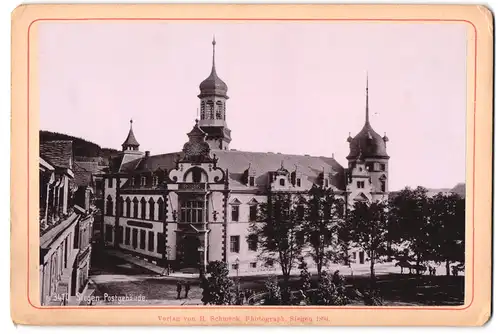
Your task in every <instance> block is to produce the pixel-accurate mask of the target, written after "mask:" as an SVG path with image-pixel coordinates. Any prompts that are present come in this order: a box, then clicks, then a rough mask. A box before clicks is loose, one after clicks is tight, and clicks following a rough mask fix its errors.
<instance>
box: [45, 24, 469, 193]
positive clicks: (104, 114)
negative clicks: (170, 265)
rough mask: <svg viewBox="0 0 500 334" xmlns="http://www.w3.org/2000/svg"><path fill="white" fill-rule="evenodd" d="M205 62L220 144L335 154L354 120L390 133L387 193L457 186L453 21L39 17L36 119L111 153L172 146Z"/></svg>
mask: <svg viewBox="0 0 500 334" xmlns="http://www.w3.org/2000/svg"><path fill="white" fill-rule="evenodd" d="M214 35H215V38H216V41H217V45H216V55H215V58H216V59H215V61H216V68H217V73H218V75H219V77H220V78H222V79H223V80H224V82H226V84H227V85H228V95H229V97H230V99H229V100H228V102H227V106H226V109H227V115H226V120H227V123H228V126H229V128H230V129H231V131H232V133H231V136H232V142H231V144H230V148H232V149H238V150H244V151H256V152H280V153H283V154H309V155H313V156H327V157H331V156H332V154H333V155H334V157H335V159H336V160H337V161H338V162H339V163H341V164H342V165H344V166H346V165H347V160H346V159H345V157H346V156H347V154H348V152H349V145H348V143H347V141H346V139H347V137H348V136H349V132H350V133H351V135H352V136H354V135H355V134H357V133H358V132H359V131H360V130H361V128H362V127H363V124H364V117H365V116H364V114H365V86H366V76H367V74H368V76H369V110H370V122H371V124H372V127H373V128H374V129H375V131H377V132H378V133H379V134H380V135H382V136H383V134H384V133H386V134H387V136H388V137H389V142H388V143H387V152H388V154H389V156H390V157H391V158H390V160H389V172H390V184H389V187H390V189H391V190H398V189H402V188H403V187H405V186H411V187H415V186H418V185H422V186H425V187H428V188H449V187H453V186H454V185H456V184H457V183H459V182H464V181H465V154H466V152H465V144H466V142H465V139H466V133H465V127H466V25H465V24H461V23H456V24H443V23H441V24H439V23H436V24H413V23H404V24H395V23H346V22H344V23H339V22H321V23H319V22H318V23H313V22H288V23H284V22H251V23H249V22H227V23H224V22H207V21H204V22H166V21H157V22H155V21H148V22H126V21H125V22H123V21H121V22H41V23H40V27H39V48H38V50H39V54H38V64H39V71H40V72H39V78H40V127H41V129H42V130H50V131H56V132H62V133H67V134H70V135H73V136H77V137H81V138H84V139H86V140H89V141H91V142H94V143H96V144H98V145H100V146H101V147H108V148H115V149H121V144H122V143H123V141H124V140H125V138H126V136H127V133H128V129H129V127H130V123H129V121H130V119H133V121H134V123H133V127H134V133H135V136H136V138H137V140H138V141H139V143H140V145H141V146H140V149H141V150H142V151H146V150H148V151H150V152H151V154H152V155H153V154H162V153H168V152H177V151H180V150H181V149H182V146H183V144H184V143H185V142H186V141H187V135H186V134H187V132H189V131H190V130H191V128H192V127H193V125H194V120H195V118H196V117H197V109H198V108H199V99H198V98H197V95H198V94H199V84H200V83H201V82H202V81H203V80H204V79H205V78H206V77H207V76H208V75H209V73H210V70H211V64H212V38H213V36H214Z"/></svg>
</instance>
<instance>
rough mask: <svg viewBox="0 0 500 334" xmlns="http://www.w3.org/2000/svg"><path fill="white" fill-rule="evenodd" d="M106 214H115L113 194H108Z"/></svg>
mask: <svg viewBox="0 0 500 334" xmlns="http://www.w3.org/2000/svg"><path fill="white" fill-rule="evenodd" d="M106 214H107V215H108V216H112V215H113V199H112V198H111V195H108V199H107V200H106Z"/></svg>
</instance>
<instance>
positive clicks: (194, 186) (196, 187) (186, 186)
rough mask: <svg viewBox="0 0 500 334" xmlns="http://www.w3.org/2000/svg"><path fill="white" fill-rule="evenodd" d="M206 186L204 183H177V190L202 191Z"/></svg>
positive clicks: (205, 189)
mask: <svg viewBox="0 0 500 334" xmlns="http://www.w3.org/2000/svg"><path fill="white" fill-rule="evenodd" d="M207 188H208V187H207V184H206V183H179V191H190V192H204V191H207Z"/></svg>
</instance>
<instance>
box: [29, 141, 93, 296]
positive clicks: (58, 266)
mask: <svg viewBox="0 0 500 334" xmlns="http://www.w3.org/2000/svg"><path fill="white" fill-rule="evenodd" d="M92 172H93V170H91V167H89V166H87V167H85V169H84V167H82V166H80V165H78V164H76V163H75V162H74V157H73V147H72V142H71V141H67V140H53V141H42V142H40V158H39V184H40V189H39V196H40V201H39V208H40V210H39V212H40V249H39V252H40V262H39V273H40V304H41V305H68V304H70V305H71V304H79V303H80V297H79V296H80V294H82V293H84V292H85V288H86V286H87V281H88V273H89V269H90V255H91V248H92V246H91V235H92V225H93V221H94V212H93V210H92V207H91V205H90V197H89V198H86V197H85V194H89V195H90V192H91V191H89V190H88V189H89V187H91V186H92ZM79 191H80V192H81V193H83V194H84V195H83V196H82V197H81V198H79V197H78V196H79Z"/></svg>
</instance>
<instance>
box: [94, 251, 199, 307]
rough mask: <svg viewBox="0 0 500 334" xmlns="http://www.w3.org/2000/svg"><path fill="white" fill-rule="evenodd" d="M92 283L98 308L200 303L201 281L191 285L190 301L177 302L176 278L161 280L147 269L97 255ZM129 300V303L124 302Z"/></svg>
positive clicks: (193, 282) (182, 295)
mask: <svg viewBox="0 0 500 334" xmlns="http://www.w3.org/2000/svg"><path fill="white" fill-rule="evenodd" d="M93 255H94V256H93V258H92V268H91V273H90V279H91V280H92V281H93V282H94V283H95V289H96V292H95V296H96V297H97V298H99V300H98V301H97V302H96V303H95V305H117V304H119V305H155V304H156V305H157V304H162V305H186V304H199V303H201V301H200V300H201V289H200V288H199V287H198V281H197V280H195V281H192V284H191V289H190V291H189V295H188V298H187V299H185V298H184V294H185V291H184V287H183V290H182V294H181V297H182V299H180V300H179V299H177V291H176V282H177V279H175V278H173V277H162V276H159V275H157V274H156V273H153V272H150V271H148V270H147V269H144V268H141V267H138V266H136V265H134V264H131V263H128V262H125V261H124V260H121V259H119V258H116V257H112V256H108V255H106V253H104V252H98V251H96V252H95V253H94V254H93ZM125 297H127V299H128V300H122V299H123V298H125Z"/></svg>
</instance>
